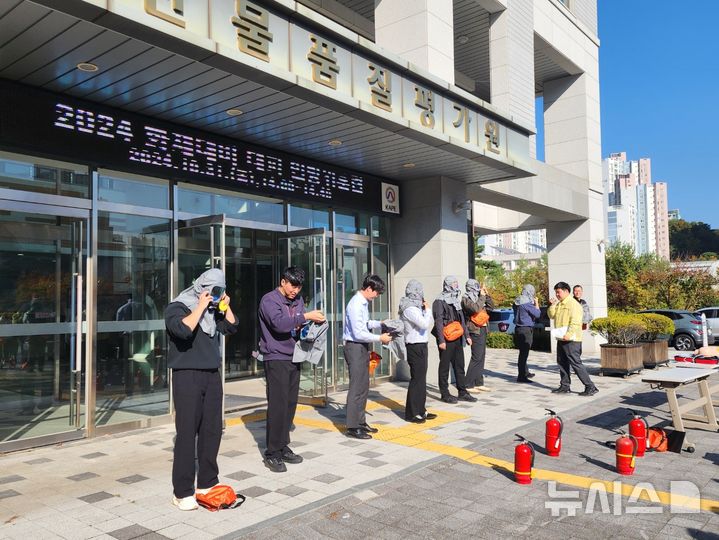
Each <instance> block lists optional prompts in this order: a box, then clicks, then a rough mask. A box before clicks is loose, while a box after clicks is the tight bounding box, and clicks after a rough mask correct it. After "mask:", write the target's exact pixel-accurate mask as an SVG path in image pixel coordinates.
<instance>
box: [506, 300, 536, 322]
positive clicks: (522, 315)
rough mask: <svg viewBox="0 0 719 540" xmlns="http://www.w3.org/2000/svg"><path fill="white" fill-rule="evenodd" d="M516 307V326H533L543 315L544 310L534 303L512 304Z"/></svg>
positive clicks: (513, 307)
mask: <svg viewBox="0 0 719 540" xmlns="http://www.w3.org/2000/svg"><path fill="white" fill-rule="evenodd" d="M512 309H514V326H526V327H527V328H532V327H533V326H534V323H535V322H536V321H537V319H539V317H540V316H541V315H542V312H541V311H540V310H539V308H538V307H537V306H535V305H534V304H530V303H529V302H527V303H526V304H519V305H517V304H512Z"/></svg>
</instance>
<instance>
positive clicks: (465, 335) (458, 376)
mask: <svg viewBox="0 0 719 540" xmlns="http://www.w3.org/2000/svg"><path fill="white" fill-rule="evenodd" d="M461 297H462V291H461V290H460V289H459V281H458V280H457V278H456V277H454V276H447V277H446V278H445V279H444V288H443V290H442V294H440V295H439V296H438V297H437V299H436V300H435V301H434V302H433V303H432V315H433V316H434V328H433V329H432V334H433V335H434V337H435V338H436V339H437V348H438V349H439V373H438V375H439V381H438V385H439V391H440V395H441V399H442V401H444V402H445V403H457V400H458V399H459V400H460V401H470V402H474V401H477V398H475V397H474V396H472V395H471V394H470V393H469V392H467V387H466V385H465V380H464V344H465V343H467V344H468V345H472V339H471V338H470V337H469V332H468V331H467V325H466V323H465V321H464V313H462V303H461ZM453 323H457V324H459V325H460V327H461V333H460V335H459V336H457V337H456V338H455V339H448V338H447V337H446V336H445V327H448V326H450V325H452V324H453ZM453 326H456V325H453ZM453 337H454V336H453ZM450 364H451V365H452V369H453V370H454V379H455V383H456V384H457V390H458V391H459V396H457V397H454V396H453V395H451V394H450V393H449V383H448V381H447V378H448V377H449V366H450Z"/></svg>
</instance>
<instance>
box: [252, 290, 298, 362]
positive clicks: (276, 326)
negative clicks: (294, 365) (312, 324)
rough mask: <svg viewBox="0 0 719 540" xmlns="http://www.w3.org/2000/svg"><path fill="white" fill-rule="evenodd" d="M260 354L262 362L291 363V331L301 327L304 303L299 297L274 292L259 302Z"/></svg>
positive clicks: (293, 346)
mask: <svg viewBox="0 0 719 540" xmlns="http://www.w3.org/2000/svg"><path fill="white" fill-rule="evenodd" d="M258 315H259V319H260V353H262V357H263V358H262V359H263V360H264V361H267V360H289V361H291V360H292V355H293V354H294V353H295V343H297V339H296V338H295V335H296V332H295V330H296V329H297V328H298V327H300V326H302V325H303V324H305V322H306V321H305V302H304V300H302V297H301V296H300V295H297V297H296V298H295V299H294V300H290V299H289V298H287V297H285V296H284V295H283V294H282V293H281V292H280V291H278V290H277V289H275V290H273V291H270V292H268V293H267V294H266V295H264V296H263V297H262V300H260V309H259V313H258Z"/></svg>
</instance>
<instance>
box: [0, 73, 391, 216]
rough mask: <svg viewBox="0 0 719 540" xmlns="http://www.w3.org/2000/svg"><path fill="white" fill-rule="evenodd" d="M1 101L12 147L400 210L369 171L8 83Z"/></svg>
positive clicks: (0, 129)
mask: <svg viewBox="0 0 719 540" xmlns="http://www.w3.org/2000/svg"><path fill="white" fill-rule="evenodd" d="M0 103H1V104H2V106H0V144H2V145H3V146H5V147H7V148H10V149H17V150H25V151H31V152H37V153H40V154H42V155H46V156H49V157H55V158H57V159H63V160H65V161H78V162H81V163H87V164H91V165H95V166H97V167H103V168H109V169H118V170H123V171H127V172H133V173H137V174H145V175H150V176H156V177H161V178H172V179H177V180H185V181H196V182H202V183H205V184H214V185H217V186H221V187H224V188H228V187H229V188H232V189H237V190H239V191H250V192H254V193H258V194H261V195H265V196H270V197H278V198H283V199H289V200H295V199H299V200H303V201H308V202H315V203H321V204H325V205H331V206H337V207H347V208H355V209H359V210H365V211H369V212H374V213H386V214H396V213H398V212H397V211H392V210H391V209H390V210H388V209H387V205H386V204H384V199H383V191H382V180H381V179H379V178H375V177H372V176H370V175H366V174H362V173H357V172H352V171H348V170H345V169H342V168H339V167H334V166H332V165H328V164H326V163H322V162H318V161H314V160H310V159H305V158H302V157H299V156H295V155H291V154H287V153H285V152H281V151H278V150H272V149H268V148H263V147H260V146H255V145H251V144H247V143H245V142H242V141H238V140H235V139H230V138H227V137H223V136H221V135H215V134H211V133H205V132H202V131H198V130H194V129H192V128H187V127H182V126H177V125H174V124H170V123H168V122H163V121H161V120H157V119H154V118H148V117H145V116H142V115H138V114H134V113H130V112H126V111H122V110H118V109H113V108H109V107H105V106H102V105H99V104H96V103H92V102H88V101H83V100H78V99H75V98H72V97H69V96H65V95H59V94H54V93H50V92H45V91H42V90H39V89H36V88H33V87H28V86H24V85H19V84H16V83H11V82H9V81H0ZM395 188H396V186H395ZM397 207H399V206H398V205H397Z"/></svg>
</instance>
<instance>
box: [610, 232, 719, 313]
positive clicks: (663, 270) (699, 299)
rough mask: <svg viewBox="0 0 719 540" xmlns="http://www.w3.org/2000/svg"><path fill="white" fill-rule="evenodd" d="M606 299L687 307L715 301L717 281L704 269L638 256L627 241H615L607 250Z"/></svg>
mask: <svg viewBox="0 0 719 540" xmlns="http://www.w3.org/2000/svg"><path fill="white" fill-rule="evenodd" d="M605 262H606V272H607V303H608V305H609V307H610V308H616V309H622V310H638V309H651V308H667V309H688V310H695V309H697V308H699V307H703V306H708V305H714V304H716V303H717V300H719V294H718V291H717V290H716V289H715V288H714V287H715V286H716V285H717V284H719V281H718V280H717V279H716V278H715V277H714V276H713V275H711V274H710V273H709V272H707V271H705V270H697V269H696V268H690V267H689V266H686V265H684V266H683V265H681V264H678V263H674V264H670V263H669V261H666V260H663V259H661V258H659V257H657V256H656V255H655V254H648V255H641V256H639V257H637V256H636V255H634V251H633V250H632V248H631V247H630V246H627V245H621V244H619V245H614V246H611V247H610V248H608V249H607V252H606V258H605Z"/></svg>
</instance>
